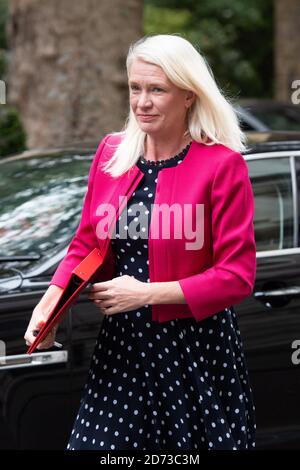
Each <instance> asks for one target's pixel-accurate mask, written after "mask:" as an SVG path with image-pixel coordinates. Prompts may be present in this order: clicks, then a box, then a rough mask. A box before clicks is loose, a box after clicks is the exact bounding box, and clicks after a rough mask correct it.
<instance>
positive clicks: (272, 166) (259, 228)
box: [247, 157, 294, 251]
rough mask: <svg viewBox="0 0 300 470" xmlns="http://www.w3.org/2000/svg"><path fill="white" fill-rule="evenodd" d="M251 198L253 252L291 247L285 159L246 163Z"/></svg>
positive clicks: (288, 173) (288, 175) (289, 187)
mask: <svg viewBox="0 0 300 470" xmlns="http://www.w3.org/2000/svg"><path fill="white" fill-rule="evenodd" d="M247 165H248V170H249V176H250V179H251V183H252V188H253V193H254V198H255V215H254V228H255V241H256V248H257V251H263V250H280V249H284V248H293V246H294V239H293V227H294V222H293V192H292V182H291V171H290V162H289V158H287V157H282V158H281V157H279V158H275V157H274V158H259V159H253V160H251V159H250V160H247Z"/></svg>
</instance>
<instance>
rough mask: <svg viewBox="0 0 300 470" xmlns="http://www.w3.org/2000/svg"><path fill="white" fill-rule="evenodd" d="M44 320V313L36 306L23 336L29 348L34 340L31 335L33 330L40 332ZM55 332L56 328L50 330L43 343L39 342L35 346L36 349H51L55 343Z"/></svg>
mask: <svg viewBox="0 0 300 470" xmlns="http://www.w3.org/2000/svg"><path fill="white" fill-rule="evenodd" d="M46 320H47V317H46V316H45V312H44V311H43V310H42V309H41V307H40V306H39V304H38V305H37V306H36V307H35V309H34V310H33V313H32V317H31V320H30V322H29V324H28V327H27V330H26V333H25V335H24V339H25V341H26V344H27V346H31V344H32V343H33V341H34V340H35V336H34V334H33V332H34V330H40V329H41V328H42V326H43V325H44V324H45V323H46ZM56 330H57V326H55V327H54V328H52V329H51V330H50V332H49V333H48V335H47V336H46V338H44V339H43V341H41V342H40V344H39V345H38V346H37V349H48V348H52V347H53V345H54V341H55V336H56Z"/></svg>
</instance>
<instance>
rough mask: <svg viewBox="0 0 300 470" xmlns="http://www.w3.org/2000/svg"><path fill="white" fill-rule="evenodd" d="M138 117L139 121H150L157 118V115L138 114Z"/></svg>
mask: <svg viewBox="0 0 300 470" xmlns="http://www.w3.org/2000/svg"><path fill="white" fill-rule="evenodd" d="M138 117H139V119H140V120H141V121H152V119H154V118H156V117H157V114H138Z"/></svg>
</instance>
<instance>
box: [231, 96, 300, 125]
mask: <svg viewBox="0 0 300 470" xmlns="http://www.w3.org/2000/svg"><path fill="white" fill-rule="evenodd" d="M235 109H236V111H237V113H238V114H239V117H240V122H241V127H242V129H243V130H244V131H257V132H267V131H299V132H300V105H299V104H298V105H297V104H293V103H292V102H291V103H286V102H280V101H274V100H267V99H264V100H258V99H240V100H239V101H238V102H237V103H236V105H235Z"/></svg>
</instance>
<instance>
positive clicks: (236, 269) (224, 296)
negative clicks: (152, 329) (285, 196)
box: [179, 152, 256, 320]
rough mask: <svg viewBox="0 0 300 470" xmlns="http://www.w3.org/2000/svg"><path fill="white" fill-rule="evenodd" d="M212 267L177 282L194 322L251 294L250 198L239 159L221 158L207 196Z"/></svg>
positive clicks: (245, 172)
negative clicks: (194, 319) (209, 199)
mask: <svg viewBox="0 0 300 470" xmlns="http://www.w3.org/2000/svg"><path fill="white" fill-rule="evenodd" d="M211 208H212V209H211V210H212V212H211V233H212V239H213V266H212V267H211V268H209V269H207V270H205V271H204V272H201V273H199V274H195V275H192V276H189V277H186V278H183V279H180V280H179V283H180V286H181V289H182V291H183V294H184V296H185V299H186V302H187V304H188V306H189V308H190V309H191V311H192V313H193V316H195V318H196V319H197V320H202V319H204V318H206V317H208V316H210V315H212V314H214V313H217V312H219V311H221V310H223V309H224V308H226V307H230V306H231V305H233V304H236V303H238V302H240V301H241V300H243V299H244V298H245V297H247V296H249V295H250V294H251V293H252V292H253V287H254V283H255V275H256V245H255V236H254V224H253V218H254V196H253V191H252V186H251V181H250V178H249V175H248V167H247V164H246V162H245V160H244V158H243V156H242V155H241V154H240V153H238V152H234V153H233V154H230V155H229V156H228V157H225V158H224V160H222V161H221V162H220V163H219V165H218V167H217V169H216V173H215V177H214V180H213V184H212V192H211Z"/></svg>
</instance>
